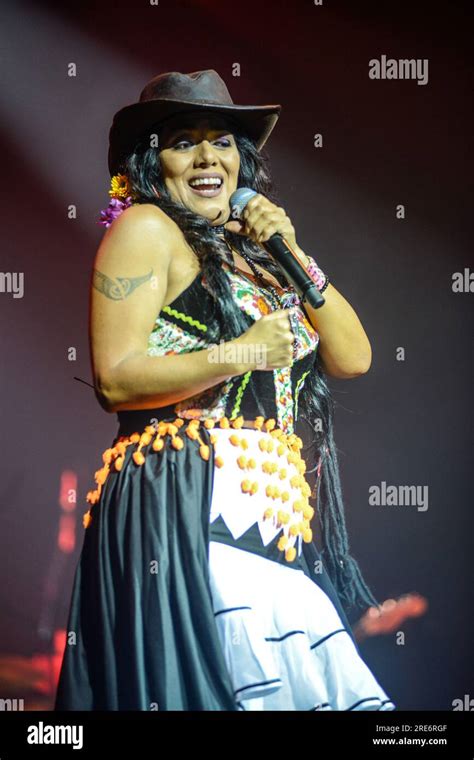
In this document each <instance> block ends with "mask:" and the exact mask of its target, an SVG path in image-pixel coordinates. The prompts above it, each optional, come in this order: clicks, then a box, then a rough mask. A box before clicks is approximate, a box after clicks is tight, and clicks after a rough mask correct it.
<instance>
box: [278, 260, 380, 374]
mask: <svg viewBox="0 0 474 760" xmlns="http://www.w3.org/2000/svg"><path fill="white" fill-rule="evenodd" d="M293 250H294V251H295V253H296V255H297V256H298V258H299V259H300V261H301V262H302V264H303V265H305V266H306V265H307V264H308V263H309V262H308V259H307V257H306V254H305V253H304V251H302V250H301V248H300V247H299V246H295V248H294V249H293ZM323 295H324V300H325V303H324V304H323V306H320V307H319V309H314V308H313V307H312V306H310V305H309V304H308V303H306V302H305V304H304V307H305V310H306V313H307V315H308V317H309V319H310V322H311V324H312V325H313V327H314V329H315V330H316V331H317V333H318V334H319V338H320V343H319V349H318V350H319V352H320V355H321V358H322V360H323V365H324V371H325V372H326V374H328V375H330V376H331V377H339V378H346V379H349V378H351V377H357V376H358V375H363V374H364V373H365V372H368V370H369V368H370V364H371V362H372V349H371V346H370V342H369V339H368V337H367V335H366V333H365V330H364V328H363V327H362V324H361V322H360V320H359V317H358V316H357V314H356V313H355V311H354V309H353V308H352V306H351V305H350V303H349V302H348V301H346V299H345V298H344V296H342V295H341V293H339V291H338V290H336V288H335V287H334V286H333V285H331V283H329V285H328V286H327V288H326V289H325V290H324V294H323Z"/></svg>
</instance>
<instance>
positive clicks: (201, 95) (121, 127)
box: [108, 69, 281, 176]
mask: <svg viewBox="0 0 474 760" xmlns="http://www.w3.org/2000/svg"><path fill="white" fill-rule="evenodd" d="M199 110H205V111H212V112H214V113H221V114H225V115H226V116H228V117H231V118H233V119H235V120H236V122H237V123H239V124H240V125H241V126H242V127H243V129H244V131H245V132H246V133H247V134H248V135H249V136H250V137H251V138H253V139H254V140H255V143H256V145H257V149H258V150H260V149H261V148H262V147H263V145H264V144H265V142H266V140H267V139H268V137H269V135H270V132H271V131H272V129H273V127H274V126H275V124H276V122H277V120H278V117H279V116H280V111H281V105H264V106H239V105H235V104H234V102H233V100H232V98H231V96H230V94H229V91H228V89H227V87H226V85H225V82H224V81H223V80H222V79H221V77H220V76H219V74H218V73H217V71H214V69H206V70H205V71H193V72H191V73H190V74H181V73H180V72H179V71H170V72H168V73H166V74H158V76H156V77H154V78H153V79H151V80H150V81H149V82H148V84H147V85H145V87H144V89H143V90H142V93H141V95H140V100H139V101H138V103H132V104H131V105H128V106H125V107H124V108H121V109H120V111H117V113H116V114H115V116H114V118H113V122H112V126H111V128H110V132H109V157H108V164H109V171H110V175H111V176H113V175H114V174H117V173H118V172H119V171H120V165H121V161H122V160H123V159H124V158H125V157H126V156H127V154H128V153H129V152H130V151H131V150H133V147H134V145H135V144H136V142H137V141H138V140H139V139H140V138H141V137H143V135H144V134H145V133H146V131H147V129H150V128H151V127H152V126H154V125H156V124H157V122H162V121H164V120H165V119H167V118H169V117H170V116H174V115H175V114H177V113H184V112H188V111H199Z"/></svg>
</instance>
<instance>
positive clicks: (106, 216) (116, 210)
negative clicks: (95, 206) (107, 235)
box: [97, 195, 132, 227]
mask: <svg viewBox="0 0 474 760" xmlns="http://www.w3.org/2000/svg"><path fill="white" fill-rule="evenodd" d="M131 205H132V198H131V196H130V195H129V196H128V198H125V200H124V201H122V200H120V198H111V199H110V202H109V205H108V206H107V208H106V209H102V211H101V212H100V221H98V222H97V224H103V225H104V227H110V225H111V224H112V222H114V221H115V220H116V219H117V217H119V216H120V214H121V213H122V212H123V211H125V209H126V208H128V207H129V206H131Z"/></svg>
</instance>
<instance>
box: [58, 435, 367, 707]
mask: <svg viewBox="0 0 474 760" xmlns="http://www.w3.org/2000/svg"><path fill="white" fill-rule="evenodd" d="M200 435H201V439H202V441H203V442H204V444H206V445H209V458H208V460H206V459H204V458H203V457H202V456H201V454H200V447H199V445H198V444H197V443H196V442H194V441H187V442H186V444H185V445H184V447H183V448H182V449H181V450H176V449H175V448H173V446H172V445H171V441H170V438H169V437H168V436H166V437H165V438H164V439H163V441H164V446H163V449H162V450H161V451H160V452H155V451H152V450H151V444H148V445H146V446H143V447H142V449H141V451H142V453H143V454H144V455H145V456H144V462H143V464H141V466H137V464H136V463H135V461H133V460H132V455H133V451H132V449H133V448H134V447H132V446H129V447H128V448H127V449H126V451H125V453H124V460H123V465H122V467H121V469H120V470H119V471H116V470H115V469H113V468H111V470H110V472H109V474H108V476H107V478H106V480H105V483H104V485H103V487H102V490H101V493H100V499H99V500H98V501H97V503H95V504H94V505H93V506H92V507H91V510H90V516H91V520H90V524H89V525H88V527H87V528H86V531H85V536H84V543H83V547H82V552H81V555H80V558H79V562H78V565H77V568H76V573H75V577H74V584H73V589H72V598H71V604H70V610H69V616H68V623H67V643H66V649H65V652H64V657H63V661H62V666H61V671H60V677H59V682H58V688H57V694H56V701H55V706H54V709H55V710H147V711H149V710H238V709H240V708H239V705H238V703H237V702H236V698H235V695H234V693H233V687H232V683H231V680H230V675H229V672H228V670H227V668H226V662H225V659H224V654H223V651H222V645H221V642H220V640H219V635H218V629H217V626H216V620H215V615H214V610H213V604H212V596H211V589H210V581H209V565H208V559H209V540H210V524H209V515H210V506H211V500H212V489H213V480H214V451H213V447H212V445H211V444H210V439H209V431H208V430H206V429H205V428H204V427H201V430H200ZM116 441H117V438H115V439H114V442H113V443H112V446H114V444H115V442H116ZM214 538H215V539H217V540H219V538H218V537H217V536H215V537H214ZM221 540H222V541H228V540H229V539H228V536H227V537H226V536H224V535H222V536H221ZM249 541H250V544H249V546H248V547H247V548H248V550H249V551H255V547H254V546H252V544H251V541H252V537H251V536H250V538H249ZM239 546H241V547H242V546H243V548H246V547H245V541H244V543H243V544H242V542H239ZM303 548H304V553H303V555H302V557H301V559H302V569H303V570H304V572H305V573H306V574H307V575H308V577H309V578H311V580H312V581H313V582H314V583H317V585H319V586H320V587H321V588H322V589H323V590H324V591H325V593H326V594H327V595H328V596H329V598H330V599H331V601H332V602H333V604H334V606H335V607H336V609H337V612H338V614H339V615H340V618H341V620H342V621H343V623H344V626H345V627H346V629H347V632H348V633H349V635H350V636H351V637H352V638H353V635H352V631H351V629H350V625H349V623H348V621H347V618H346V616H345V613H344V610H343V608H342V606H341V604H340V601H339V598H338V596H337V594H336V592H335V590H334V587H333V585H332V583H331V581H330V579H329V576H328V575H327V572H326V571H323V572H321V573H318V575H317V576H315V574H314V573H312V572H311V571H310V569H311V568H312V567H314V563H315V562H316V561H318V560H319V559H320V556H319V553H318V551H317V549H316V546H315V545H314V543H312V542H311V543H307V544H304V547H303ZM268 551H269V552H272V551H273V552H274V551H275V547H273V546H269V547H268Z"/></svg>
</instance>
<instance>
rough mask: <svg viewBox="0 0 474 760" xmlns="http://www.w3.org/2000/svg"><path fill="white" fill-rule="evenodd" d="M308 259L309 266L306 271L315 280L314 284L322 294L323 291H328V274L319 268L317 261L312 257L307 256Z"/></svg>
mask: <svg viewBox="0 0 474 760" xmlns="http://www.w3.org/2000/svg"><path fill="white" fill-rule="evenodd" d="M306 257H307V258H308V260H309V264H307V266H306V270H307V272H308V274H309V275H310V276H311V278H312V279H313V280H314V283H315V285H316V287H317V289H318V290H319V292H320V293H322V292H323V290H326V288H327V286H328V285H329V277H328V276H327V274H324V272H323V270H322V269H320V268H319V267H318V265H317V264H316V262H315V260H314V259H313V258H312V257H311V256H308V254H306Z"/></svg>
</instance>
